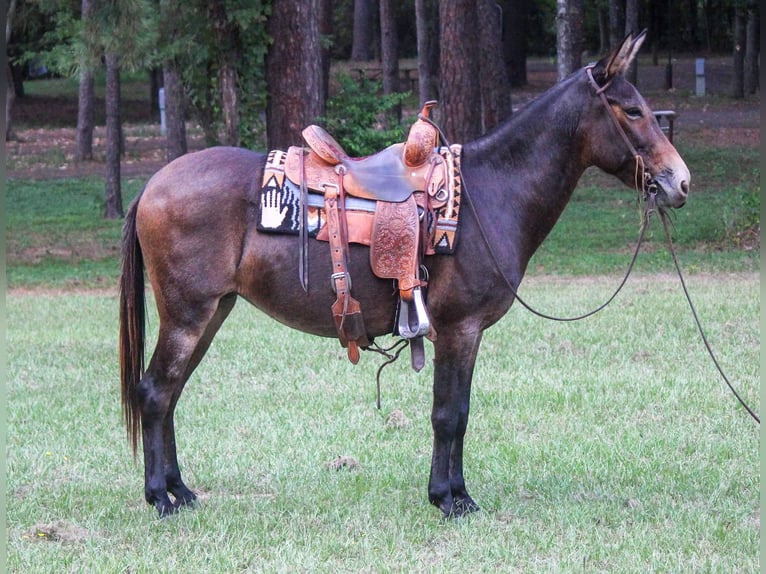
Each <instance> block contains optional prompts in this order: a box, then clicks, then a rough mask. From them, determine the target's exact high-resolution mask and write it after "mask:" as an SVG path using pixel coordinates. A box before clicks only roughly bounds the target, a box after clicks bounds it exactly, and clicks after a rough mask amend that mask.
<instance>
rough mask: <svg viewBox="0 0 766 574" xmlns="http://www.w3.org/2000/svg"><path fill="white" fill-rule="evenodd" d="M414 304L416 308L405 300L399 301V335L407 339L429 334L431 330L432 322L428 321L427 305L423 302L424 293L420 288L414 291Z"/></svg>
mask: <svg viewBox="0 0 766 574" xmlns="http://www.w3.org/2000/svg"><path fill="white" fill-rule="evenodd" d="M412 302H413V303H414V307H410V303H409V302H408V301H405V300H404V299H400V300H399V305H400V307H399V322H398V324H397V328H398V330H399V335H401V336H402V337H404V338H405V339H413V338H415V337H422V336H424V335H426V334H428V331H429V330H430V329H431V321H429V319H428V312H427V311H426V305H425V303H424V302H423V293H422V291H421V290H420V287H415V288H414V289H413V290H412Z"/></svg>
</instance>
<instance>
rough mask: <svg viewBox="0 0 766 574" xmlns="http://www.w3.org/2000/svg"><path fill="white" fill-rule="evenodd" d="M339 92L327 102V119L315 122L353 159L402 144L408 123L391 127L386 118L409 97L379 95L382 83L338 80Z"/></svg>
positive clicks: (319, 119) (347, 77)
mask: <svg viewBox="0 0 766 574" xmlns="http://www.w3.org/2000/svg"><path fill="white" fill-rule="evenodd" d="M337 80H338V83H339V84H340V88H339V89H338V92H337V94H335V95H334V96H332V97H330V98H328V100H327V115H326V116H325V117H321V118H318V121H319V122H320V123H322V124H323V125H324V127H325V128H326V129H327V131H328V132H330V133H331V134H332V135H333V137H334V138H335V139H336V140H338V143H339V144H340V145H341V146H343V149H345V150H346V152H347V153H348V154H350V155H352V156H357V157H359V156H365V155H370V154H373V153H375V152H377V151H379V150H381V149H383V148H384V147H386V146H389V145H391V144H392V143H396V142H400V141H404V139H405V137H406V135H407V129H408V127H409V125H410V123H411V122H405V123H399V124H397V125H394V126H392V127H388V126H387V124H386V118H385V116H386V114H387V113H388V112H390V111H391V110H392V109H394V107H395V106H397V105H401V103H402V102H403V101H404V100H405V99H407V97H408V96H409V93H400V94H390V95H382V94H381V82H378V81H374V80H370V79H368V78H361V79H359V80H357V79H354V78H353V77H351V76H350V75H348V74H339V75H338V77H337Z"/></svg>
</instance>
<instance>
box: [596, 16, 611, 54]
mask: <svg viewBox="0 0 766 574" xmlns="http://www.w3.org/2000/svg"><path fill="white" fill-rule="evenodd" d="M596 10H597V14H598V53H599V55H602V54H606V53H607V52H608V51H609V10H608V9H607V8H604V7H603V6H599V7H598V8H597V9H596Z"/></svg>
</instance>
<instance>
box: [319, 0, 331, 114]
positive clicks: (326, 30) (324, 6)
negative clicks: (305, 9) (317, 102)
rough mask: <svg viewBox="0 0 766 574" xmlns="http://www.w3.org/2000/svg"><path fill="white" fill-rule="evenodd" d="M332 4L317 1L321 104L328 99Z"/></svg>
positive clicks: (327, 1) (321, 0) (325, 1)
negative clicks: (320, 52) (320, 59)
mask: <svg viewBox="0 0 766 574" xmlns="http://www.w3.org/2000/svg"><path fill="white" fill-rule="evenodd" d="M333 3H334V0H319V43H320V45H321V46H322V73H321V75H320V78H319V80H320V82H321V85H322V90H321V95H320V98H321V100H322V101H323V102H326V101H327V98H329V97H330V64H331V63H332V62H331V53H330V52H331V51H330V45H331V42H330V40H331V39H332V35H333V18H332V16H333Z"/></svg>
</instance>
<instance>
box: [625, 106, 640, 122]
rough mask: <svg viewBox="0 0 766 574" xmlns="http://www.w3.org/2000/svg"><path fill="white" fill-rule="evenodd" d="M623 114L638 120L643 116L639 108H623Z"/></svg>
mask: <svg viewBox="0 0 766 574" xmlns="http://www.w3.org/2000/svg"><path fill="white" fill-rule="evenodd" d="M625 115H626V116H628V117H629V118H630V119H631V120H640V119H641V118H642V117H643V116H644V113H643V112H642V111H641V108H627V109H626V110H625Z"/></svg>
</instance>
